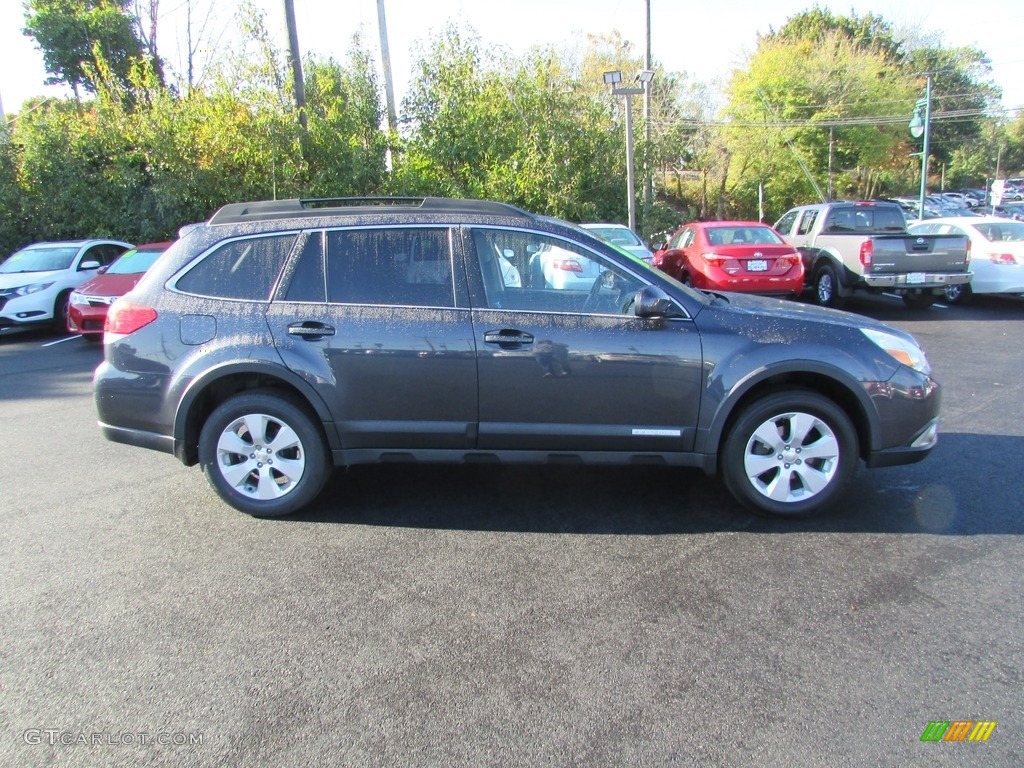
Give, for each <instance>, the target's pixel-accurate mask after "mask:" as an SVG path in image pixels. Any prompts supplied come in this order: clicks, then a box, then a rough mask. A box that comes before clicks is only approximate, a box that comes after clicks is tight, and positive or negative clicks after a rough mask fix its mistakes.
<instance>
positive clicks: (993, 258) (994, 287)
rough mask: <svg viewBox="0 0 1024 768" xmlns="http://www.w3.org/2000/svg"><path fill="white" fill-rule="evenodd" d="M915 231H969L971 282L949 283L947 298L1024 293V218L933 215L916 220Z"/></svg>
mask: <svg viewBox="0 0 1024 768" xmlns="http://www.w3.org/2000/svg"><path fill="white" fill-rule="evenodd" d="M910 233H911V234H914V235H918V234H920V235H966V236H967V238H968V239H969V240H970V243H971V271H972V272H973V273H974V276H973V277H972V278H971V282H970V283H965V284H964V285H950V286H948V287H947V288H946V294H945V299H946V301H947V302H948V303H950V304H959V303H962V302H966V301H967V300H969V299H970V297H971V295H972V294H974V293H1001V294H1024V222H1022V221H1013V220H1010V219H1002V218H999V217H998V216H980V217H973V216H971V217H965V218H949V219H932V220H930V221H926V222H922V223H920V224H914V225H913V226H911V228H910Z"/></svg>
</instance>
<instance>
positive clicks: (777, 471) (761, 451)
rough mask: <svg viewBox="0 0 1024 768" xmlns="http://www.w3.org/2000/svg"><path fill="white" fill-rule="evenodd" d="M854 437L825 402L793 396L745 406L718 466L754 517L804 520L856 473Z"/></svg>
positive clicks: (807, 394)
mask: <svg viewBox="0 0 1024 768" xmlns="http://www.w3.org/2000/svg"><path fill="white" fill-rule="evenodd" d="M857 461H858V454H857V434H856V430H855V429H854V427H853V424H852V422H851V421H850V418H849V417H848V416H847V415H846V413H845V412H844V411H843V410H842V409H841V408H840V407H839V406H837V405H836V404H835V403H834V402H832V401H831V400H829V399H828V398H825V397H822V396H821V395H818V394H816V393H814V392H808V391H795V392H788V393H777V394H774V395H768V396H766V397H764V398H762V399H760V400H757V401H755V402H754V403H752V404H751V405H749V406H747V407H746V408H745V409H744V410H743V412H742V413H741V414H740V416H739V418H738V419H737V420H736V422H735V423H734V424H733V427H732V429H731V431H730V432H729V434H728V436H727V437H726V439H725V443H724V445H723V448H722V453H721V456H720V457H719V462H720V466H721V470H722V478H723V480H724V481H725V485H726V487H727V488H728V489H729V491H730V492H731V493H732V494H733V496H735V497H736V499H737V501H739V502H740V503H741V504H743V505H744V506H746V507H747V508H749V509H751V510H753V511H755V512H760V513H768V514H772V515H783V516H801V515H807V514H810V513H811V512H814V511H816V510H817V509H819V508H821V507H824V506H826V505H828V504H830V503H831V502H833V501H835V499H836V498H837V497H838V496H839V494H840V493H841V492H842V489H843V486H844V485H846V483H847V482H848V481H849V479H850V478H851V477H852V476H853V473H854V471H855V470H856V468H857Z"/></svg>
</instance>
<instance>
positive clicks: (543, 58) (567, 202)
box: [393, 27, 626, 221]
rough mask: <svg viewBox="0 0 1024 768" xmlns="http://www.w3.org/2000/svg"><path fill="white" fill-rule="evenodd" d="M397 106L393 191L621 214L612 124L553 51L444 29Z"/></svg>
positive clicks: (553, 210)
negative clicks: (400, 137) (517, 53)
mask: <svg viewBox="0 0 1024 768" xmlns="http://www.w3.org/2000/svg"><path fill="white" fill-rule="evenodd" d="M403 113H404V124H403V131H404V143H403V149H402V152H401V154H400V157H399V161H398V162H396V167H395V176H394V180H393V188H394V189H395V190H396V191H398V192H400V193H405V194H434V195H452V196H461V197H471V198H492V199H497V200H503V201H506V202H511V203H514V204H517V205H521V206H523V207H525V208H528V209H530V210H534V211H538V212H541V213H547V214H550V215H554V216H561V217H563V218H568V219H572V220H576V221H581V220H593V219H596V218H621V219H622V220H624V215H625V208H626V203H625V184H624V182H625V169H624V165H623V163H624V152H623V149H622V147H623V144H622V141H623V138H622V132H621V130H619V129H618V128H617V127H616V126H615V124H614V122H613V113H612V110H611V109H610V105H609V104H608V103H607V102H605V101H602V100H597V99H595V98H594V96H593V85H592V84H589V83H584V82H581V81H580V79H579V77H578V76H576V75H574V71H573V67H572V66H570V65H569V64H567V63H566V62H565V61H563V60H562V58H561V57H560V55H559V54H558V53H557V52H556V51H554V50H541V49H538V50H535V51H533V52H531V53H530V54H528V55H527V56H525V57H523V58H522V59H515V58H513V57H511V56H509V55H507V54H505V55H501V54H500V53H495V52H493V51H491V50H488V49H484V48H483V47H482V46H481V45H480V44H479V42H478V41H476V40H475V39H474V38H472V37H469V38H464V36H463V35H462V34H461V33H460V32H459V30H458V29H456V28H454V27H449V28H448V29H447V30H446V31H445V32H444V33H443V34H442V35H441V36H439V37H437V38H436V39H435V40H434V41H433V44H432V47H431V48H430V50H429V51H428V52H427V53H426V54H425V55H424V56H422V58H421V59H420V61H419V75H418V77H417V78H416V79H415V80H414V82H413V84H412V87H411V89H410V92H409V95H408V96H407V98H406V100H405V102H404V104H403Z"/></svg>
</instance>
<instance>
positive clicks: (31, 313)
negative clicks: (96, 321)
mask: <svg viewBox="0 0 1024 768" xmlns="http://www.w3.org/2000/svg"><path fill="white" fill-rule="evenodd" d="M131 247H132V246H131V245H130V244H129V243H123V242H120V241H118V240H72V241H67V242H54V243H36V244H35V245H29V246H26V247H25V248H22V249H21V250H20V251H17V252H16V253H14V254H12V255H11V256H10V258H8V259H7V260H6V261H4V263H3V264H0V329H2V328H12V327H26V326H33V325H39V324H46V323H48V324H50V325H51V326H52V327H53V329H54V330H57V331H63V330H64V329H65V328H66V327H67V316H68V297H69V296H70V295H71V292H72V291H73V290H74V289H75V288H77V287H78V286H79V285H81V284H82V283H84V282H86V281H87V280H89V279H90V278H91V277H93V276H95V275H96V273H97V272H98V271H99V269H100V267H102V266H103V265H105V264H110V263H111V262H112V261H113V260H114V259H116V258H117V257H118V256H120V255H121V254H122V253H124V252H125V251H127V250H128V249H129V248H131Z"/></svg>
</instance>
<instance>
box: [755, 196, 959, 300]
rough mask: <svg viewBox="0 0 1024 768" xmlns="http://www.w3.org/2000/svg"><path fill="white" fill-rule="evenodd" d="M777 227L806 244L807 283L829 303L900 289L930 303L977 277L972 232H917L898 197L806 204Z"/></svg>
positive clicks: (791, 241) (907, 297) (800, 246)
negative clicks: (949, 288) (972, 266)
mask: <svg viewBox="0 0 1024 768" xmlns="http://www.w3.org/2000/svg"><path fill="white" fill-rule="evenodd" d="M775 229H776V230H778V232H779V234H781V235H782V236H783V237H784V238H785V240H786V242H788V243H789V244H790V245H793V246H795V247H796V248H797V249H799V251H800V253H801V255H802V256H803V262H804V274H805V275H806V276H807V278H806V280H807V283H806V284H807V285H808V286H810V287H812V288H813V290H814V297H815V299H816V300H817V302H818V303H819V304H821V305H823V306H828V307H836V306H839V305H840V304H841V303H842V301H843V299H845V298H846V297H848V296H850V295H851V294H852V293H853V292H854V291H855V290H866V291H873V292H876V293H881V292H883V291H885V292H891V293H897V294H899V295H901V296H902V297H903V301H904V303H905V304H906V305H907V306H908V307H910V308H911V309H926V308H928V307H930V306H931V305H932V303H934V301H935V299H936V298H938V297H939V296H941V295H942V292H943V290H944V289H945V288H946V286H948V285H964V284H966V283H969V282H970V281H971V272H970V263H971V254H970V243H969V241H968V239H967V237H965V236H960V235H910V234H908V233H907V225H906V220H905V219H904V218H903V211H902V210H901V209H900V207H899V206H898V205H896V204H895V203H885V202H863V203H854V202H835V203H820V204H818V205H801V206H799V207H797V208H793V209H792V210H790V211H788V212H787V213H786V214H785V215H784V216H783V217H782V218H781V219H779V220H778V221H777V222H776V224H775Z"/></svg>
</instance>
